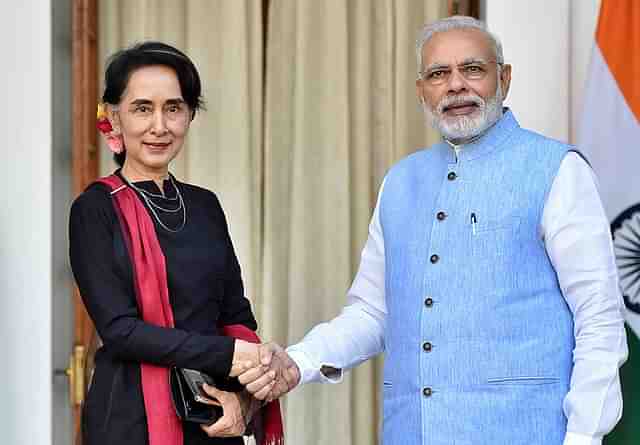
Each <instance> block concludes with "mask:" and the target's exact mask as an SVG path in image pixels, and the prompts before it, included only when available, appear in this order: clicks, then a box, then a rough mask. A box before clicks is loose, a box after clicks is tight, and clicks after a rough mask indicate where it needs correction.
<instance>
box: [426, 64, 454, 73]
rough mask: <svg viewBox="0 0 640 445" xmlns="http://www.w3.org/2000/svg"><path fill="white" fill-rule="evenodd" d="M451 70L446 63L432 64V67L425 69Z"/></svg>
mask: <svg viewBox="0 0 640 445" xmlns="http://www.w3.org/2000/svg"><path fill="white" fill-rule="evenodd" d="M449 68H450V66H449V65H447V64H446V63H440V62H436V63H432V64H431V65H429V66H427V67H426V68H425V71H435V70H446V69H449Z"/></svg>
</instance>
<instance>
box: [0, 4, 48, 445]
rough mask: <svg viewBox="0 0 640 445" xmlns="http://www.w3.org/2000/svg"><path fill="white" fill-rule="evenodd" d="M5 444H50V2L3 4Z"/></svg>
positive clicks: (0, 349) (0, 407)
mask: <svg viewBox="0 0 640 445" xmlns="http://www.w3.org/2000/svg"><path fill="white" fill-rule="evenodd" d="M0 54H2V57H3V63H2V69H1V70H0V83H1V85H2V102H3V105H2V107H0V110H1V111H0V113H2V114H1V115H0V126H1V130H2V131H0V151H1V154H2V156H1V157H0V159H1V161H2V162H0V178H2V193H1V195H2V202H1V204H0V209H2V210H1V212H2V213H1V217H0V360H1V361H0V437H1V438H0V442H1V443H2V444H6V445H13V444H16V445H18V444H20V445H22V444H37V445H40V444H48V443H50V442H51V430H52V426H51V380H52V377H51V375H52V369H51V282H52V278H51V178H52V173H51V123H50V121H51V0H22V1H20V2H2V3H1V4H0Z"/></svg>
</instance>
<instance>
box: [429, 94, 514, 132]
mask: <svg viewBox="0 0 640 445" xmlns="http://www.w3.org/2000/svg"><path fill="white" fill-rule="evenodd" d="M503 99H504V98H503V97H502V85H501V84H500V82H498V87H497V88H496V94H495V95H494V96H493V97H492V98H490V99H489V100H487V101H485V100H484V99H482V98H481V97H480V96H477V95H475V94H465V95H462V96H454V97H445V98H443V99H442V100H441V101H440V103H438V105H437V106H436V109H435V110H432V109H431V107H429V106H428V105H427V103H426V102H425V101H424V100H423V101H422V108H423V110H424V113H425V117H426V118H427V120H428V123H429V124H430V125H431V126H432V127H433V128H435V129H436V130H438V131H439V132H440V134H441V135H442V137H444V138H445V139H447V140H449V141H456V142H458V143H459V142H464V141H466V140H469V139H472V138H474V137H476V136H478V135H480V134H482V133H484V132H485V131H486V130H487V129H488V128H489V127H491V126H492V125H493V124H495V123H496V122H497V121H498V120H499V119H500V118H501V117H502V102H503ZM461 101H468V102H474V103H475V104H476V105H478V110H477V112H475V113H473V115H471V116H454V117H450V118H449V117H445V116H444V115H443V113H442V110H443V109H444V108H445V107H447V106H449V105H451V104H453V103H455V102H461Z"/></svg>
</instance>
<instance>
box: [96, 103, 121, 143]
mask: <svg viewBox="0 0 640 445" xmlns="http://www.w3.org/2000/svg"><path fill="white" fill-rule="evenodd" d="M96 117H97V119H98V120H97V124H96V126H97V127H98V130H99V131H100V133H102V134H103V136H104V138H105V140H106V142H107V146H108V147H109V150H111V151H112V152H114V153H122V151H123V150H124V144H123V143H122V135H121V134H120V133H119V132H116V131H115V130H114V129H113V126H112V125H111V122H110V121H109V119H108V118H107V111H106V109H105V106H104V104H103V103H99V104H98V113H97V116H96Z"/></svg>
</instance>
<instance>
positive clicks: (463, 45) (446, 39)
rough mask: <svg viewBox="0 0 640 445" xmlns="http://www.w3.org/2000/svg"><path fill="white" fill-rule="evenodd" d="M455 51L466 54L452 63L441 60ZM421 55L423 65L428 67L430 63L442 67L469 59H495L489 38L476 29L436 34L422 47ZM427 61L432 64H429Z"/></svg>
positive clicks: (459, 56) (454, 30) (452, 30)
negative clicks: (441, 65) (442, 65)
mask: <svg viewBox="0 0 640 445" xmlns="http://www.w3.org/2000/svg"><path fill="white" fill-rule="evenodd" d="M456 51H461V52H462V51H466V52H467V54H460V55H458V56H457V57H458V59H457V60H455V61H452V62H444V61H443V60H442V59H443V58H446V57H447V56H448V55H449V54H451V53H452V52H456ZM422 54H423V61H424V64H425V65H429V66H430V65H431V64H432V63H440V64H444V65H449V64H451V63H453V62H456V63H460V59H463V58H464V59H466V58H471V57H478V58H480V59H482V60H483V61H486V60H489V59H491V58H495V54H494V50H493V46H492V43H491V41H490V39H489V37H488V36H486V35H485V34H484V33H482V32H481V31H479V30H476V29H451V30H448V31H442V32H437V33H435V34H434V35H433V36H432V37H431V39H429V40H428V41H427V42H426V43H425V45H424V46H423V47H422ZM452 56H453V54H452ZM429 59H431V60H432V62H429Z"/></svg>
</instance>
